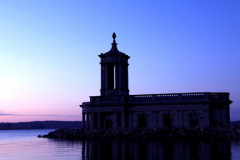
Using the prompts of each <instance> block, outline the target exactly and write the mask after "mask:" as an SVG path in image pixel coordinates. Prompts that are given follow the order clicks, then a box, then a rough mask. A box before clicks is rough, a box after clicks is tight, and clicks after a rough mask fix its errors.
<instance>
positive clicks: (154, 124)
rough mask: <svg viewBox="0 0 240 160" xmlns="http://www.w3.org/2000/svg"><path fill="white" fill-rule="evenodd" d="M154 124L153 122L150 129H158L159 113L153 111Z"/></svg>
mask: <svg viewBox="0 0 240 160" xmlns="http://www.w3.org/2000/svg"><path fill="white" fill-rule="evenodd" d="M152 115H153V116H152V122H153V124H152V126H150V127H157V117H156V116H157V111H152Z"/></svg>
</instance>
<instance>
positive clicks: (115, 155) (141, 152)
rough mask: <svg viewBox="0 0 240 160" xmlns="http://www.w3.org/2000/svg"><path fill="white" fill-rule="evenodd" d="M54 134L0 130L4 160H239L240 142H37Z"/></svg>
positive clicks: (2, 157) (38, 131)
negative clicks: (39, 136)
mask: <svg viewBox="0 0 240 160" xmlns="http://www.w3.org/2000/svg"><path fill="white" fill-rule="evenodd" d="M50 131H53V130H49V129H42V130H6V131H5V130H0V159H1V160H23V159H24V160H26V159H28V160H31V159H44V160H45V159H46V160H55V159H57V160H63V159H64V160H65V159H71V160H91V159H102V160H108V159H114V160H125V159H126V160H135V159H140V160H146V159H147V160H151V159H154V160H155V159H167V160H188V159H190V160H194V159H195V160H201V159H204V160H210V159H214V160H215V159H217V160H221V159H222V160H230V159H232V160H239V159H240V140H230V139H208V140H198V139H190V140H186V139H185V140H165V141H151V140H146V139H145V140H138V141H129V140H110V139H109V140H84V141H70V140H56V139H47V138H37V135H39V134H40V135H43V134H47V133H48V132H50Z"/></svg>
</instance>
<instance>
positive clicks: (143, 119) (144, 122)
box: [139, 115, 147, 127]
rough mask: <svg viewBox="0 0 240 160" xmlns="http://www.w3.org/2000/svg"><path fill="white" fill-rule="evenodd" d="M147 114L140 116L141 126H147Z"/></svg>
mask: <svg viewBox="0 0 240 160" xmlns="http://www.w3.org/2000/svg"><path fill="white" fill-rule="evenodd" d="M146 126H147V125H146V116H144V115H141V116H139V127H146Z"/></svg>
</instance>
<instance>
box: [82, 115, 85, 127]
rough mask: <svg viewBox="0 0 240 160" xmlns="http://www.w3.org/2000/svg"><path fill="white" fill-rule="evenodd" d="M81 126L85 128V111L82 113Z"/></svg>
mask: <svg viewBox="0 0 240 160" xmlns="http://www.w3.org/2000/svg"><path fill="white" fill-rule="evenodd" d="M82 128H85V113H82Z"/></svg>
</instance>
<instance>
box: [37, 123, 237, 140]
mask: <svg viewBox="0 0 240 160" xmlns="http://www.w3.org/2000/svg"><path fill="white" fill-rule="evenodd" d="M38 137H39V138H40V137H42V138H55V139H72V140H80V139H88V138H124V139H135V138H152V139H163V138H188V137H189V138H190V137H199V138H211V137H218V138H238V137H239V138H240V126H218V125H217V126H211V127H208V128H199V127H154V128H148V127H147V128H117V129H114V128H103V129H94V130H87V129H79V128H74V129H57V130H55V131H53V132H49V133H48V134H47V135H39V136H38Z"/></svg>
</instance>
